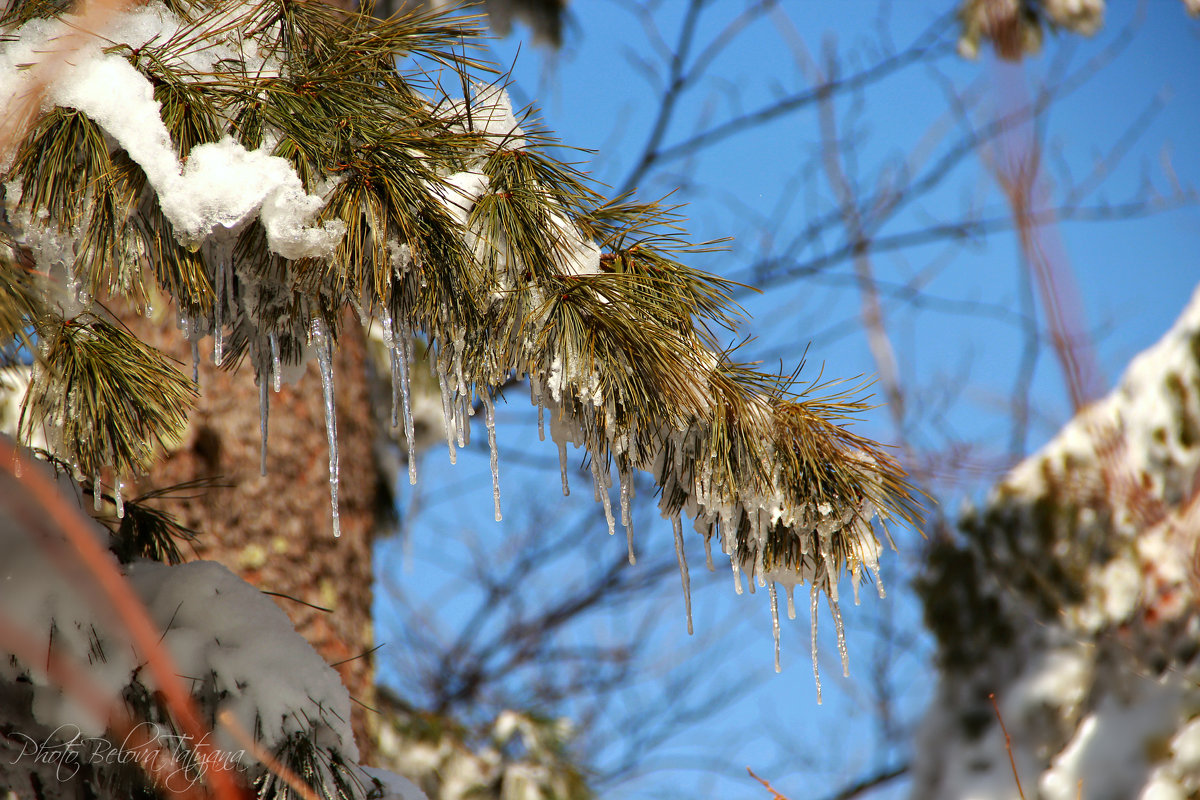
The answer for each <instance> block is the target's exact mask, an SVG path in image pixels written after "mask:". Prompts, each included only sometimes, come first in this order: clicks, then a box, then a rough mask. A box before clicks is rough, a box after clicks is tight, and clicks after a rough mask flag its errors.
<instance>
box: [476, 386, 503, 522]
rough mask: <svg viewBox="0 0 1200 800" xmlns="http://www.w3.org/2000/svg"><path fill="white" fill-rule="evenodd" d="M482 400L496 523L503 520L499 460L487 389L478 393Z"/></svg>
mask: <svg viewBox="0 0 1200 800" xmlns="http://www.w3.org/2000/svg"><path fill="white" fill-rule="evenodd" d="M479 396H480V398H481V399H482V400H483V408H484V411H485V413H486V416H485V417H484V419H485V420H486V422H487V432H488V448H489V449H490V450H491V451H492V499H493V500H494V501H495V504H496V522H499V521H500V520H502V519H503V517H502V516H501V515H500V458H499V455H498V454H497V452H496V406H495V404H494V403H493V402H492V395H491V392H489V391H488V390H487V389H483V390H482V391H480V393H479Z"/></svg>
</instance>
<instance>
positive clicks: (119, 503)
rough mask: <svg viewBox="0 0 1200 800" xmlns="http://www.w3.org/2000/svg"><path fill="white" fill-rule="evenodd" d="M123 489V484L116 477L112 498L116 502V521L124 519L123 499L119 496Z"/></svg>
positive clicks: (122, 496)
mask: <svg viewBox="0 0 1200 800" xmlns="http://www.w3.org/2000/svg"><path fill="white" fill-rule="evenodd" d="M124 488H125V484H124V483H122V482H121V479H120V478H119V477H118V478H117V479H116V481H114V482H113V496H114V497H115V498H116V501H117V519H125V497H124V495H122V494H121V490H122V489H124Z"/></svg>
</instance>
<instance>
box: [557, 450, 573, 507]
mask: <svg viewBox="0 0 1200 800" xmlns="http://www.w3.org/2000/svg"><path fill="white" fill-rule="evenodd" d="M558 471H559V472H560V473H561V474H562V487H563V497H570V496H571V486H570V484H568V483H567V441H566V439H563V441H561V442H559V443H558Z"/></svg>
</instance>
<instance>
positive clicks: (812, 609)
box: [809, 581, 821, 705]
mask: <svg viewBox="0 0 1200 800" xmlns="http://www.w3.org/2000/svg"><path fill="white" fill-rule="evenodd" d="M809 594H810V595H811V598H812V602H811V604H810V606H809V613H810V614H811V615H812V623H811V625H812V661H813V680H814V681H816V683H817V705H820V704H821V668H820V666H819V665H818V664H817V584H816V582H815V581H814V582H813V584H812V590H811V591H810V592H809Z"/></svg>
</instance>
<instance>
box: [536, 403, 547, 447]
mask: <svg viewBox="0 0 1200 800" xmlns="http://www.w3.org/2000/svg"><path fill="white" fill-rule="evenodd" d="M544 411H545V409H543V408H542V404H541V403H538V441H539V442H544V441H546V419H545V413H544Z"/></svg>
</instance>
